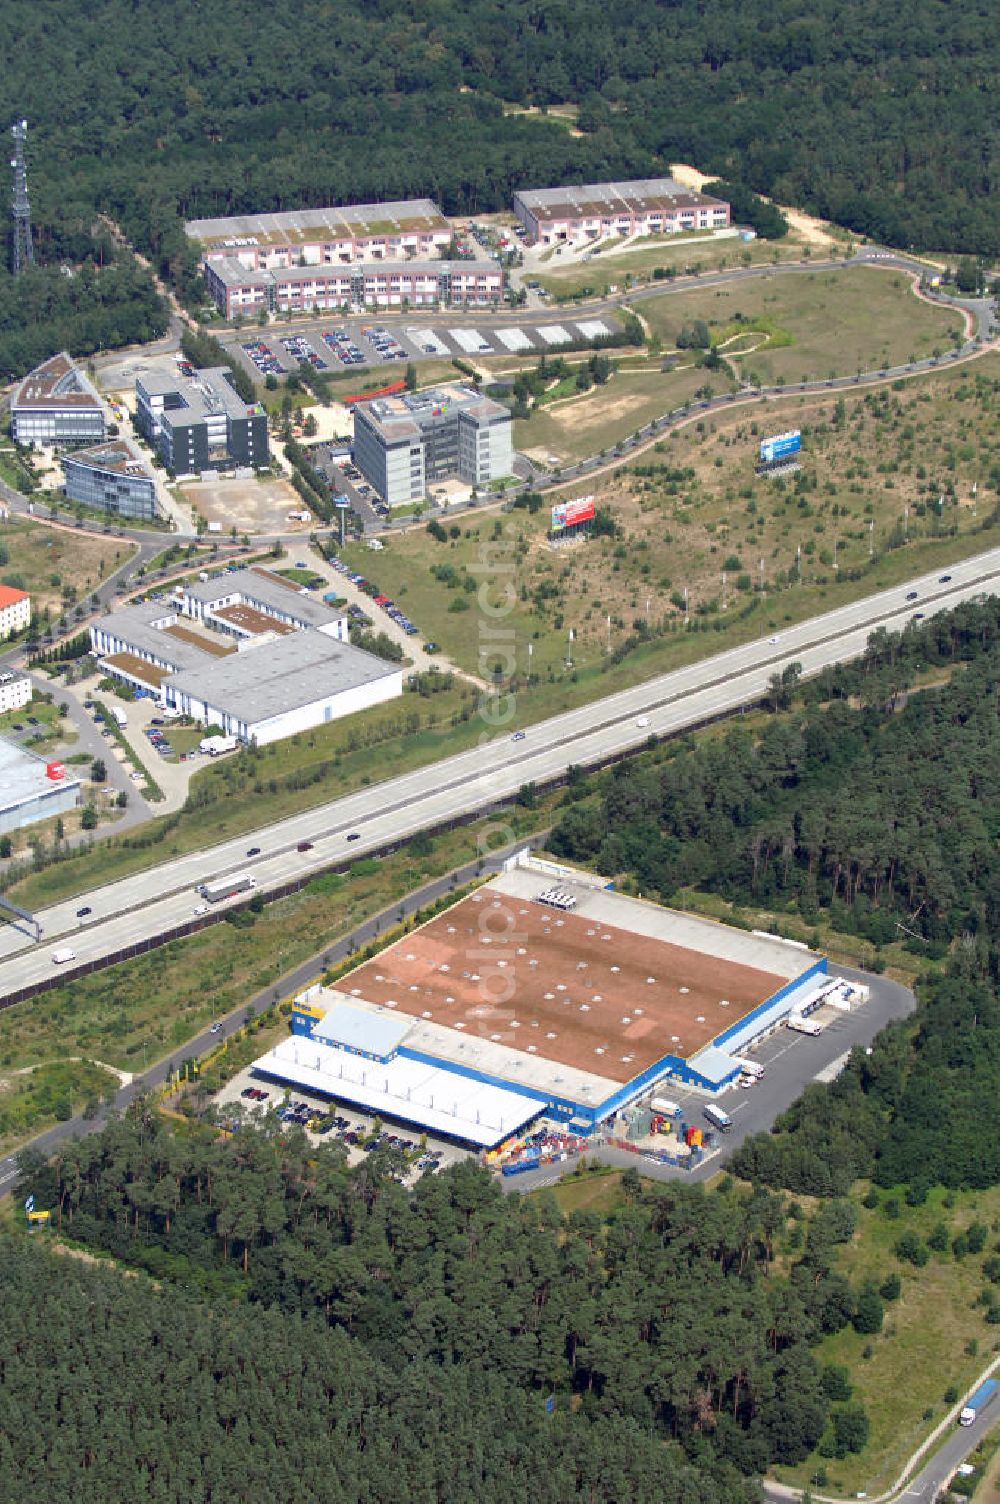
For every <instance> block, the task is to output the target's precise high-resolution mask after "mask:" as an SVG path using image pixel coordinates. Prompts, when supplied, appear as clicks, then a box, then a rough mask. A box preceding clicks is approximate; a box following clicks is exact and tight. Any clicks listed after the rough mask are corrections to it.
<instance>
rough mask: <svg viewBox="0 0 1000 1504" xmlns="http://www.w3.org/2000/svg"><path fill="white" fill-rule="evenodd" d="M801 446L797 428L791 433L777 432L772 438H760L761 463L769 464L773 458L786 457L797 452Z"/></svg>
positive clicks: (780, 458) (800, 436)
mask: <svg viewBox="0 0 1000 1504" xmlns="http://www.w3.org/2000/svg"><path fill="white" fill-rule="evenodd" d="M801 448H802V434H801V433H800V431H799V430H798V429H797V428H796V429H793V430H792V432H791V433H779V434H777V435H776V436H775V438H773V439H761V441H760V460H761V464H762V465H770V464H772V463H773V461H774V460H783V459H787V458H788V456H789V455H790V454H798V452H799V450H800V449H801Z"/></svg>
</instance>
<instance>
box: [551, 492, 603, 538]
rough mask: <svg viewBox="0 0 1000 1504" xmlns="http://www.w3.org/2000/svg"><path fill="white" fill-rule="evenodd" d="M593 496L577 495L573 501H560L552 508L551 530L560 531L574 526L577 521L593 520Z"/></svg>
mask: <svg viewBox="0 0 1000 1504" xmlns="http://www.w3.org/2000/svg"><path fill="white" fill-rule="evenodd" d="M593 520H594V498H593V497H592V496H578V497H577V498H576V499H575V500H574V501H560V502H558V503H557V505H556V506H554V507H553V508H552V531H553V532H554V533H559V532H562V530H563V528H567V527H575V526H576V525H577V523H579V522H593Z"/></svg>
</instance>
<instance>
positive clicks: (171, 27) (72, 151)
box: [0, 0, 1000, 285]
mask: <svg viewBox="0 0 1000 1504" xmlns="http://www.w3.org/2000/svg"><path fill="white" fill-rule="evenodd" d="M0 13H2V18H3V23H4V30H5V33H6V35H7V36H8V37H10V38H11V39H12V40H13V39H16V44H14V45H12V46H11V47H10V48H9V57H8V66H7V67H6V68H5V70H4V74H3V77H2V79H0V98H2V100H3V109H2V111H0V116H2V118H8V119H13V118H16V117H17V116H21V115H24V116H26V117H27V118H28V121H29V130H30V134H29V138H28V154H29V175H30V184H31V191H32V195H33V201H34V209H35V214H36V217H37V219H38V222H39V227H40V233H41V243H42V246H43V249H44V247H45V244H46V240H47V239H51V238H52V237H53V236H56V235H58V233H59V228H58V227H59V226H60V224H62V223H63V222H65V221H69V222H72V223H74V224H76V223H80V222H82V223H84V224H89V222H90V217H91V216H92V214H93V211H94V209H95V208H101V209H103V210H106V211H109V212H110V213H111V214H112V215H113V217H114V218H115V219H116V220H117V221H118V222H120V223H121V224H122V225H123V227H124V228H125V229H126V231H127V232H128V234H129V235H130V237H131V238H132V239H133V241H134V242H135V243H136V244H137V245H138V246H139V248H140V249H142V250H144V251H146V252H148V253H150V254H152V255H153V256H154V258H155V259H156V261H157V262H158V263H159V265H160V266H161V268H162V269H163V270H164V271H166V272H168V273H169V274H172V275H173V277H174V278H175V280H177V281H178V282H179V283H181V284H182V285H183V284H184V282H185V280H186V279H187V278H188V277H189V276H190V273H191V271H192V269H193V261H192V256H191V252H190V248H187V247H186V246H185V242H184V239H183V236H182V233H181V229H180V223H181V221H182V220H183V219H184V218H189V217H194V216H204V215H219V214H231V213H235V212H239V211H247V210H258V211H259V210H268V209H281V208H289V207H294V206H303V205H310V204H324V203H337V202H350V201H357V200H364V199H390V198H393V197H403V196H409V195H413V194H425V193H426V194H430V195H432V196H433V197H434V198H436V199H437V200H439V201H440V202H441V204H442V205H443V207H444V208H445V209H446V211H449V212H461V213H467V212H469V213H475V212H477V211H485V210H491V209H496V208H499V207H502V206H507V205H509V202H510V198H511V194H512V191H513V190H514V189H516V188H518V187H525V186H541V185H544V184H550V183H559V182H563V181H567V182H569V181H574V180H575V181H578V182H579V181H586V180H587V179H595V178H597V179H604V178H608V177H613V176H623V175H628V174H632V175H635V174H644V173H648V172H653V171H662V170H663V169H665V168H666V167H667V166H668V165H669V163H670V162H671V161H688V162H692V163H694V164H696V165H697V166H699V167H701V168H702V169H704V170H706V171H708V172H711V173H714V174H716V175H717V176H718V177H719V178H721V179H724V180H725V181H727V182H732V183H736V184H740V185H743V186H744V187H745V188H748V189H754V190H756V191H758V192H765V193H768V194H771V195H773V196H774V197H776V198H777V199H778V200H779V201H782V202H789V203H793V204H798V205H801V206H804V207H806V208H808V209H810V210H813V211H816V212H819V213H821V214H823V215H828V216H830V217H832V218H834V219H836V220H839V221H842V222H843V223H844V224H846V225H848V226H849V227H851V228H852V229H854V230H857V231H863V232H865V233H868V234H870V235H872V236H875V237H876V238H878V239H880V240H885V241H888V242H890V243H893V244H897V245H910V244H918V245H921V246H929V247H933V248H935V249H940V248H948V249H951V250H955V251H966V252H971V253H978V254H984V255H996V254H998V253H1000V210H998V204H1000V194H998V191H997V190H998V182H997V163H998V161H1000V155H998V151H997V134H998V129H997V127H998V122H997V113H996V108H995V101H996V97H997V96H996V86H997V53H998V47H1000V42H998V37H997V30H996V27H995V26H991V25H990V24H989V21H988V19H987V15H986V13H985V12H984V10H983V7H982V5H981V3H979V0H949V3H945V0H920V3H918V4H917V5H916V6H908V7H905V8H901V7H899V6H894V5H891V4H889V3H888V0H875V3H869V0H820V3H813V4H810V5H804V4H803V3H802V0H785V3H783V4H780V5H777V6H775V5H774V4H772V3H770V0H740V3H737V0H707V3H702V0H676V3H666V0H645V3H642V4H636V3H635V0H574V3H573V4H568V3H566V0H467V3H464V4H459V3H458V0H337V3H336V4H333V3H332V0H295V3H292V0H274V3H272V4H271V5H268V6H266V7H261V6H260V5H258V4H256V3H252V0H231V3H230V4H229V5H227V7H226V24H225V25H224V26H214V25H212V24H211V22H210V20H209V18H208V17H207V16H206V13H205V11H204V8H203V7H201V6H197V5H194V4H192V3H191V0H164V3H163V4H161V5H158V6H155V7H149V6H142V5H137V4H135V3H134V0H89V3H88V4H86V5H78V6H76V7H74V9H73V17H72V24H71V25H70V24H67V21H66V17H65V15H64V14H62V13H61V12H60V11H59V10H58V9H57V8H53V7H51V6H44V5H41V6H40V5H36V4H34V3H33V0H2V6H0ZM564 102H569V103H573V104H575V105H576V106H578V116H577V120H576V126H577V129H576V130H575V131H572V132H571V131H570V130H568V129H567V128H566V122H565V121H560V120H557V119H556V118H555V117H553V116H549V117H548V118H546V117H545V116H544V115H540V114H538V113H534V114H531V115H526V114H525V113H523V110H524V109H525V108H528V107H530V108H537V109H541V110H543V111H544V110H546V109H548V107H550V106H554V105H558V104H562V103H564ZM505 106H516V107H517V108H515V109H511V108H508V107H505ZM50 259H51V258H50Z"/></svg>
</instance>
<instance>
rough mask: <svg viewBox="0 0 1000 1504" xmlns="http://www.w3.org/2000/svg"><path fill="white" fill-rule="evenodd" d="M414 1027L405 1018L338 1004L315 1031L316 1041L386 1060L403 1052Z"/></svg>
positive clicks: (325, 1014)
mask: <svg viewBox="0 0 1000 1504" xmlns="http://www.w3.org/2000/svg"><path fill="white" fill-rule="evenodd" d="M410 1026H411V1021H410V1019H408V1018H407V1017H406V1016H405V1015H399V1016H397V1015H394V1014H391V1013H389V1014H382V1013H372V1012H370V1011H368V1010H366V1009H363V1008H355V1007H353V1006H352V1005H351V1004H350V1003H335V1004H334V1005H333V1007H332V1008H330V1009H329V1010H328V1012H326V1013H324V1015H323V1017H322V1018H321V1019H320V1021H319V1023H318V1024H317V1025H316V1026H315V1028H314V1029H313V1038H314V1039H318V1040H320V1041H321V1042H322V1043H323V1044H332V1045H340V1046H343V1047H344V1048H345V1049H349V1050H362V1051H364V1052H365V1053H366V1054H368V1055H379V1056H381V1057H383V1058H385V1057H387V1056H389V1055H393V1054H395V1052H396V1050H398V1049H399V1046H400V1045H401V1044H402V1042H403V1040H404V1039H405V1038H406V1036H407V1034H408V1033H409V1032H410Z"/></svg>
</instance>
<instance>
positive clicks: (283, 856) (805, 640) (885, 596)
mask: <svg viewBox="0 0 1000 1504" xmlns="http://www.w3.org/2000/svg"><path fill="white" fill-rule="evenodd" d="M997 591H1000V549H994V550H991V551H990V552H989V553H986V554H982V555H979V556H978V557H976V558H974V559H968V560H965V561H963V562H962V563H959V564H953V565H951V566H950V568H949V569H948V570H947V571H946V572H945V575H944V576H943V577H942V576H941V575H939V574H937V573H933V574H928V575H925V576H923V577H921V578H919V579H916V580H913V581H910V582H907V583H906V584H904V585H899V586H894V587H893V588H892V589H890V590H886V591H883V592H881V593H879V594H877V595H873V596H871V597H869V598H868V599H866V600H862V601H857V602H854V603H853V604H851V605H848V606H842V607H840V608H838V609H837V610H835V611H831V612H827V613H826V614H825V615H822V616H818V617H814V618H812V619H811V620H809V621H806V622H802V623H800V624H799V625H797V626H793V627H788V628H786V629H784V630H783V631H781V632H780V633H777V634H774V635H772V636H771V637H769V638H766V639H763V638H762V639H760V640H758V641H754V642H750V643H747V644H745V645H743V646H742V647H738V648H732V649H730V650H728V651H727V652H724V653H720V654H718V655H717V656H716V657H714V658H709V659H706V660H702V661H700V662H698V663H694V664H692V665H690V666H689V667H687V668H683V669H678V670H675V671H674V672H672V673H669V674H664V675H661V676H660V677H659V678H657V679H653V680H650V681H649V682H647V683H644V684H640V685H637V686H635V687H634V688H632V689H628V690H623V691H620V692H619V693H617V694H614V695H610V696H608V697H607V698H606V699H604V700H600V701H597V702H596V703H593V704H588V705H583V706H580V707H579V708H578V709H576V710H571V711H568V712H566V713H565V714H563V715H559V716H555V717H553V718H551V719H550V720H547V721H543V722H539V723H538V724H536V725H534V726H532V727H530V728H528V729H527V730H526V731H525V733H524V734H523V737H522V736H521V735H520V734H519V735H518V737H517V738H516V739H515V737H514V735H513V733H514V725H515V724H516V723H515V722H514V721H511V722H510V723H509V724H508V725H507V726H503V725H500V726H493V725H490V724H489V723H488V722H486V721H485V720H484V728H483V734H482V738H481V745H480V746H478V747H476V748H473V749H471V750H469V751H467V752H463V753H458V754H456V755H455V756H452V757H448V758H445V759H443V760H442V761H441V762H439V763H436V764H433V765H431V766H429V767H424V768H420V769H418V770H416V771H415V772H412V773H408V774H404V775H402V776H400V777H398V778H392V779H389V780H387V781H386V782H384V783H380V784H377V785H375V786H373V787H370V788H365V789H360V790H358V791H357V792H355V793H353V794H348V795H346V796H345V797H344V798H341V799H337V800H334V801H332V802H330V803H327V804H324V805H320V806H318V807H317V808H314V809H311V810H308V811H305V812H303V813H302V814H300V815H295V816H292V817H291V818H289V819H286V820H283V821H280V822H278V823H276V824H274V825H270V826H267V827H264V828H261V829H258V830H256V831H253V832H250V833H248V834H246V835H243V836H240V837H238V838H236V839H234V840H231V841H228V842H224V843H222V844H220V845H218V846H215V847H211V848H209V849H207V850H202V851H195V852H191V853H189V854H188V855H187V856H183V857H178V858H176V859H174V860H173V861H169V862H165V863H163V864H161V865H160V866H157V867H154V868H151V869H149V870H148V871H146V872H142V873H137V874H135V875H134V876H132V877H129V878H126V879H123V880H121V881H118V882H115V883H111V884H108V885H107V886H105V887H101V888H97V889H95V890H93V891H92V892H88V893H86V894H81V895H79V896H78V897H76V898H74V899H71V900H70V901H68V902H63V903H59V904H55V905H53V906H52V907H51V908H49V909H46V910H43V911H42V912H41V913H40V914H39V916H38V917H39V919H40V921H41V923H42V925H43V928H44V934H43V941H42V943H41V945H34V944H31V943H30V941H29V937H28V936H27V935H26V934H24V933H23V932H22V931H20V930H19V929H17V928H15V927H14V926H7V927H6V928H5V929H4V930H3V931H2V932H0V996H9V995H10V994H12V993H15V992H17V991H18V990H20V989H22V988H25V987H30V986H34V985H37V984H38V983H39V982H43V981H45V980H46V979H47V978H49V977H51V976H52V975H53V962H52V951H53V948H54V946H55V945H56V944H57V943H58V942H59V941H60V939H61V938H62V937H67V938H68V937H72V944H73V948H74V950H75V952H76V956H75V963H74V964H75V965H78V966H79V967H81V968H86V967H88V966H93V965H99V964H101V963H102V962H104V961H106V960H107V958H109V957H111V956H114V955H119V954H121V953H123V952H127V951H128V950H129V948H130V947H135V946H144V945H145V944H146V943H148V941H149V940H150V939H152V938H154V937H163V936H166V935H168V934H170V933H172V932H176V931H177V929H178V928H179V927H180V926H183V925H186V924H190V923H191V922H192V919H193V917H194V914H193V911H194V909H195V907H196V906H198V905H199V904H200V902H201V900H200V898H199V897H198V894H197V893H196V891H195V890H196V887H197V885H198V884H199V883H202V882H205V881H207V880H209V879H214V878H219V877H227V876H231V875H233V874H235V873H238V872H244V871H246V872H249V873H250V874H252V875H253V877H254V878H255V880H256V884H257V887H258V889H259V890H261V891H262V892H267V891H268V890H269V889H276V888H278V887H280V886H281V885H282V884H285V883H288V882H289V881H295V880H297V879H298V878H300V877H302V878H305V877H308V876H309V875H311V874H314V873H316V872H319V871H321V870H324V869H325V868H327V867H330V866H332V865H334V864H337V863H344V862H348V861H350V860H351V859H352V858H357V857H360V856H362V855H364V854H365V853H366V852H377V851H381V850H384V849H386V848H388V847H392V846H395V845H396V844H398V843H399V842H400V841H403V840H405V839H407V838H408V837H410V836H412V835H414V834H416V833H417V832H418V831H420V830H426V829H430V828H433V827H435V826H439V825H443V824H445V823H447V822H449V821H453V820H455V819H457V818H460V817H462V816H466V815H469V814H472V813H475V812H479V811H484V810H488V809H491V808H496V807H499V806H501V805H502V803H503V801H504V800H506V799H510V798H511V797H512V796H513V795H515V794H516V793H517V791H518V789H519V788H521V786H522V785H524V784H526V783H531V782H534V783H538V784H544V783H545V782H547V781H550V780H552V779H555V778H559V777H561V776H562V775H563V774H564V773H565V770H566V768H567V767H568V766H569V765H571V764H574V763H575V764H579V765H582V766H587V765H593V764H599V763H601V762H604V761H607V760H608V759H612V758H614V757H616V756H618V755H621V754H623V753H625V752H628V751H629V750H634V749H636V748H637V747H639V746H641V745H642V744H643V742H644V741H645V740H646V739H647V738H648V737H649V736H650V735H651V734H654V733H655V734H660V735H667V734H672V733H675V732H677V731H679V730H683V729H685V728H687V727H691V726H694V725H698V724H701V723H703V722H705V721H708V720H712V719H717V718H718V717H719V716H720V715H723V714H725V713H727V712H732V711H734V710H739V709H740V708H741V707H742V706H746V705H749V704H753V703H756V702H757V701H759V699H760V698H761V696H762V695H763V694H764V693H765V692H766V689H767V686H768V682H769V680H770V678H771V676H772V675H773V674H775V673H779V672H780V671H781V670H782V669H784V668H786V667H787V666H788V665H790V664H792V663H797V664H799V665H801V669H802V672H803V674H805V675H806V676H808V675H810V674H815V673H817V672H819V670H821V669H822V668H823V667H825V666H827V665H829V664H833V663H836V662H839V661H842V660H844V659H848V658H853V657H856V656H857V655H858V654H859V653H861V652H862V651H863V649H864V647H865V644H866V643H867V640H868V637H869V635H870V633H871V632H872V631H873V630H874V629H875V627H877V626H884V627H885V628H886V629H888V630H899V629H902V628H903V627H905V626H906V624H907V623H908V622H909V620H910V619H911V617H912V616H913V615H914V613H915V612H917V611H918V610H919V611H921V612H923V613H924V614H930V613H932V612H937V611H943V610H949V609H951V608H953V607H954V606H956V605H957V604H959V603H960V602H961V601H963V600H968V599H970V598H974V597H976V596H978V595H981V594H983V593H996V592H997ZM909 597H912V599H910V598H909ZM487 621H488V618H487ZM494 651H495V649H494ZM503 706H504V700H503V697H501V698H500V701H499V703H498V705H497V706H492V703H491V707H490V708H492V709H496V710H498V711H500V710H502V708H503ZM509 708H510V710H511V713H512V714H513V713H514V712H515V711H516V706H515V705H514V703H513V701H512V700H511V702H510V706H509ZM500 824H501V826H502V819H501V820H500ZM502 839H503V835H502V832H501V833H500V835H499V839H498V841H497V844H500V841H501V840H502ZM508 839H509V837H508ZM302 841H308V842H311V843H312V844H311V846H310V848H309V849H308V850H306V851H299V850H298V849H297V847H298V844H299V843H300V842H302ZM255 848H256V850H255ZM251 853H252V854H251ZM84 904H85V905H86V906H87V907H89V908H90V910H91V913H90V914H89V915H87V916H85V918H86V922H85V924H83V925H81V922H80V918H79V917H78V914H77V910H78V909H79V908H80V907H82V906H83V905H84ZM217 908H223V909H224V908H225V903H222V904H220V905H218V906H217ZM73 969H74V966H72V965H71V966H70V968H69V971H70V972H72V970H73Z"/></svg>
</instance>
